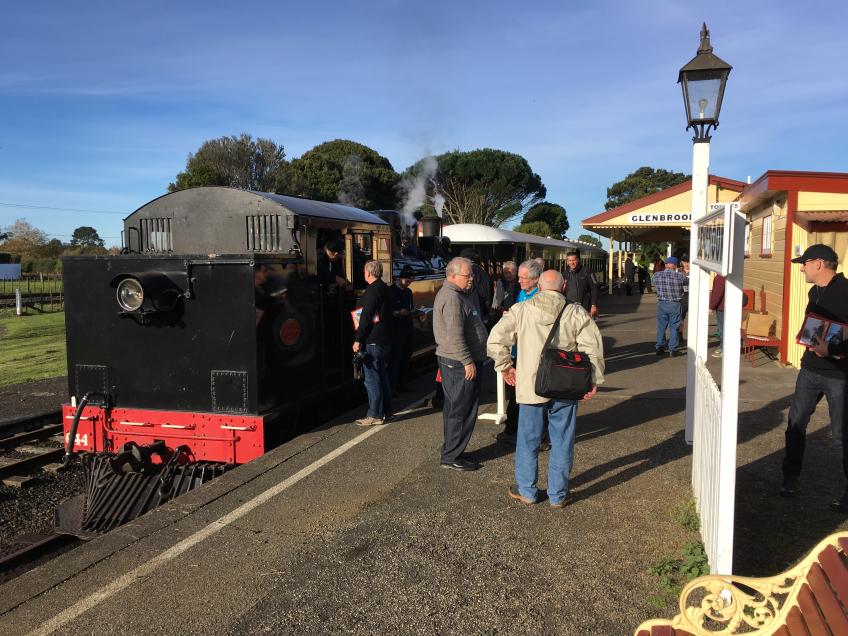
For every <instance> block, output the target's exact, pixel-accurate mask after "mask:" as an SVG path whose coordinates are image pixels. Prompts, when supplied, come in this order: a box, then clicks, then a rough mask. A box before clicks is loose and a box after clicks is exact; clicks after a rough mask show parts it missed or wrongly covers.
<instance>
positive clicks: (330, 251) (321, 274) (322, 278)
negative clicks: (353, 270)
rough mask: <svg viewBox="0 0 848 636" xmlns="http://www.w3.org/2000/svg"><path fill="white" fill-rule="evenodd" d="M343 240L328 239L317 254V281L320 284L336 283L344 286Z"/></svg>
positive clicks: (345, 282)
mask: <svg viewBox="0 0 848 636" xmlns="http://www.w3.org/2000/svg"><path fill="white" fill-rule="evenodd" d="M343 252H344V242H343V241H342V240H341V239H336V240H334V241H329V242H328V243H327V244H326V245H324V249H322V250H321V253H320V254H318V282H320V283H321V284H322V285H338V286H339V287H342V288H344V287H346V286H347V284H348V283H347V280H346V279H345V277H344V261H343V260H342V253H343Z"/></svg>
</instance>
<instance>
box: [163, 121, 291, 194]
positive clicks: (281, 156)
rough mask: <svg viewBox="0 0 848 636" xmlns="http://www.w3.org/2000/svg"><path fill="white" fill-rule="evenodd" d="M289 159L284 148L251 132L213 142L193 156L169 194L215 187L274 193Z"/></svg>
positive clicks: (211, 140) (213, 140)
mask: <svg viewBox="0 0 848 636" xmlns="http://www.w3.org/2000/svg"><path fill="white" fill-rule="evenodd" d="M285 157H286V153H285V150H284V149H283V146H277V144H275V143H274V142H273V141H271V140H270V139H255V140H254V139H253V137H251V136H250V135H248V134H247V133H242V134H241V135H239V136H238V137H235V136H232V137H220V138H218V139H210V140H209V141H204V142H203V144H202V145H201V146H200V148H198V150H197V152H195V153H193V154H191V153H190V154H189V156H188V159H187V161H186V169H185V171H183V172H180V173H179V174H178V175H177V177H176V180H175V181H174V182H173V183H170V184H168V192H176V191H177V190H185V189H186V188H193V187H197V186H214V185H218V186H228V187H231V188H239V189H241V190H257V191H260V192H272V191H273V189H274V184H275V183H276V181H277V179H278V175H279V173H280V171H281V170H282V169H283V168H284V166H285V165H286V159H285Z"/></svg>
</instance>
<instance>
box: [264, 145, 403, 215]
mask: <svg viewBox="0 0 848 636" xmlns="http://www.w3.org/2000/svg"><path fill="white" fill-rule="evenodd" d="M397 183H398V174H397V173H396V172H395V170H394V168H393V167H392V164H391V162H389V160H388V159H386V158H385V157H383V156H382V155H380V154H379V153H378V152H377V151H376V150H373V149H371V148H369V147H368V146H364V145H362V144H360V143H356V142H355V141H349V140H346V139H336V140H334V141H327V142H325V143H322V144H319V145H317V146H315V147H314V148H313V149H312V150H309V151H307V152H305V153H304V154H303V155H302V156H301V157H299V158H297V159H294V160H293V161H292V162H291V163H290V164H288V165H287V166H285V167H284V168H283V169H282V170H281V171H280V173H279V174H278V178H277V181H276V183H275V186H274V188H275V191H276V192H278V193H280V194H293V195H296V196H302V197H307V198H309V199H316V200H318V201H328V202H331V203H334V202H339V203H344V204H346V205H352V206H354V207H357V208H362V209H364V210H376V209H394V208H395V207H397V204H398V197H397V192H396V187H397Z"/></svg>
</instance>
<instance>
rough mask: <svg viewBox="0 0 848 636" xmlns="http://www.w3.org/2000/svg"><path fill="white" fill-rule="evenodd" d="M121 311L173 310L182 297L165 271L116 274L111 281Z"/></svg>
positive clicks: (157, 311) (154, 311)
mask: <svg viewBox="0 0 848 636" xmlns="http://www.w3.org/2000/svg"><path fill="white" fill-rule="evenodd" d="M111 285H112V287H115V288H116V291H115V295H116V297H117V300H118V306H119V307H120V308H121V313H124V314H141V315H142V316H144V315H147V314H157V313H160V314H161V313H164V312H170V311H172V310H174V309H175V308H176V307H177V305H178V304H179V302H180V299H182V298H183V297H184V294H183V292H182V290H181V289H180V288H179V287H177V285H176V283H174V281H173V280H172V279H171V277H170V276H168V274H166V273H165V272H133V273H131V274H130V273H127V274H118V275H117V276H115V277H114V278H113V279H112V281H111Z"/></svg>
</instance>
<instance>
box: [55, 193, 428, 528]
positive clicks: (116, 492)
mask: <svg viewBox="0 0 848 636" xmlns="http://www.w3.org/2000/svg"><path fill="white" fill-rule="evenodd" d="M417 235H418V232H417V231H415V228H412V227H410V226H407V225H406V224H405V223H404V219H403V217H402V216H401V215H400V214H399V213H397V212H394V211H380V212H379V213H378V214H372V213H368V212H364V211H362V210H359V209H356V208H352V207H348V206H344V205H339V204H332V203H323V202H318V201H311V200H307V199H301V198H297V197H290V196H284V195H277V194H270V193H265V192H252V191H244V190H236V189H231V188H223V187H204V188H194V189H189V190H183V191H179V192H174V193H171V194H167V195H164V196H162V197H160V198H158V199H155V200H153V201H151V202H149V203H147V204H146V205H144V206H142V207H141V208H139V209H138V210H136V211H135V212H133V213H132V214H130V215H129V216H128V217H127V218H126V219H125V221H124V228H123V232H122V240H123V243H124V250H123V253H122V254H120V255H117V256H74V257H65V258H64V259H63V278H64V286H65V310H66V330H67V354H68V388H69V395H70V396H71V398H70V401H69V403H68V404H65V405H63V421H64V423H65V426H64V428H65V438H66V447H67V450H68V452H67V454H66V462H69V461H70V460H71V459H72V458H73V457H74V456H75V454H76V453H83V454H82V455H81V458H82V462H83V466H84V468H85V479H86V484H87V486H86V489H87V491H88V494H87V495H83V496H82V497H81V498H78V499H77V500H75V501H72V502H69V503H68V504H66V505H65V506H64V507H63V508H60V509H59V511H58V512H57V515H56V526H57V528H59V529H60V530H64V531H67V532H73V533H74V534H79V535H81V536H85V535H86V534H96V533H98V532H102V531H105V530H108V529H110V528H111V527H114V526H115V525H119V524H120V523H123V522H124V521H126V520H128V519H130V518H133V517H134V516H138V514H142V513H143V512H145V511H146V510H147V509H150V508H152V507H155V506H156V505H158V504H159V503H161V502H162V501H165V500H167V499H168V498H170V497H172V496H175V495H177V494H180V493H181V492H184V491H185V490H189V489H191V488H193V487H196V486H197V485H199V484H200V483H203V482H204V481H207V480H208V479H209V478H211V477H214V476H215V475H217V474H220V472H221V471H222V470H223V469H225V468H226V467H227V466H230V465H234V464H241V463H245V462H248V461H251V460H252V459H255V458H256V457H259V456H260V455H262V454H263V453H265V452H266V451H267V450H268V449H269V448H270V447H272V446H273V445H275V443H277V441H279V440H280V439H282V438H284V437H285V436H286V435H287V434H290V432H291V430H292V429H293V428H294V427H296V426H297V423H298V420H299V419H300V418H302V417H303V414H304V413H310V414H312V415H313V416H314V417H320V415H321V413H322V412H323V409H325V408H326V405H327V404H328V403H331V402H332V400H330V399H328V397H329V396H330V395H331V394H333V393H334V392H338V391H344V390H346V389H350V388H351V387H352V386H354V381H353V373H352V367H351V344H352V339H353V328H352V320H351V310H353V309H354V308H355V307H356V303H357V299H358V297H359V296H361V294H362V293H363V292H364V288H365V282H364V280H363V278H362V266H363V265H364V263H365V261H366V260H370V259H375V260H379V261H381V262H383V271H384V272H385V274H384V277H385V278H386V279H387V282H391V279H392V277H393V276H397V274H398V273H399V271H400V269H401V268H402V267H410V268H411V269H412V270H413V279H414V282H413V284H412V286H411V287H412V290H413V297H414V299H415V303H416V305H417V306H421V305H430V306H432V300H433V298H434V297H435V294H436V292H437V291H438V289H439V287H440V286H441V284H442V281H443V280H444V260H443V259H442V258H441V256H440V255H439V251H440V250H439V248H440V242H439V240H438V238H434V237H426V236H425V237H422V238H419V237H418V236H417ZM331 243H332V244H335V245H339V244H341V245H343V251H342V252H341V253H342V254H343V257H342V262H341V263H339V265H340V266H342V268H343V272H344V278H346V279H347V281H349V283H350V284H349V285H339V284H335V283H328V282H327V281H326V280H322V279H321V277H320V276H319V271H318V268H319V263H321V262H322V259H323V258H324V252H325V250H324V247H325V246H327V245H330V244H331ZM415 329H416V331H415V349H416V353H415V354H414V355H417V356H424V355H426V354H427V353H429V352H432V350H433V348H434V347H433V344H432V343H433V339H432V327H431V325H430V324H428V323H427V322H421V321H416V323H415ZM359 391H361V388H360V389H359ZM130 492H133V493H135V494H133V495H131V494H130ZM128 499H132V500H133V502H132V503H130V504H126V501H127V500H128ZM95 504H96V505H95ZM98 506H100V507H99V508H98Z"/></svg>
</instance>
